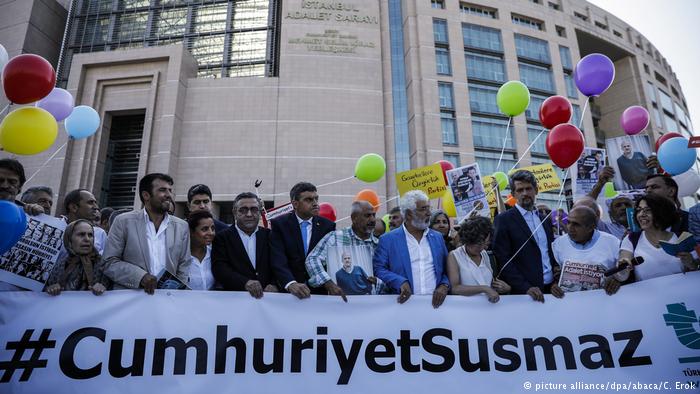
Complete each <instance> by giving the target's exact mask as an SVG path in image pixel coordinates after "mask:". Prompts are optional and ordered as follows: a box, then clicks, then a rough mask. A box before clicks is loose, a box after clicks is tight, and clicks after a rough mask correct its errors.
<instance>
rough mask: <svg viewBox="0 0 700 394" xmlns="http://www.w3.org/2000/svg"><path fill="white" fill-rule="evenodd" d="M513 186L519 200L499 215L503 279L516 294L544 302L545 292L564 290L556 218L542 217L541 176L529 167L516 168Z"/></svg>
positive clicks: (497, 250) (496, 248)
mask: <svg viewBox="0 0 700 394" xmlns="http://www.w3.org/2000/svg"><path fill="white" fill-rule="evenodd" d="M510 190H511V193H512V194H513V197H515V199H516V200H517V201H518V202H517V204H516V205H515V208H514V209H510V210H508V211H506V212H504V213H502V214H500V215H498V216H496V220H495V223H494V224H495V227H496V231H495V233H494V237H493V252H494V254H495V255H496V258H497V259H498V261H499V262H500V263H502V264H504V266H503V268H502V269H501V273H502V275H503V279H504V280H505V281H506V282H507V283H508V284H509V285H510V286H511V288H512V289H513V294H528V295H529V296H530V297H532V298H533V299H534V300H535V301H540V302H544V294H550V293H551V294H552V295H554V296H555V297H557V298H561V297H563V296H564V292H563V291H562V290H561V289H560V288H559V286H558V285H557V283H556V279H555V276H557V274H558V269H559V266H558V265H557V262H556V260H555V259H554V255H553V254H552V242H553V241H554V235H553V233H552V222H551V220H549V218H546V219H545V220H543V218H540V217H539V215H538V213H537V209H536V208H535V198H536V196H537V180H536V179H535V176H534V175H533V174H532V173H531V172H529V171H524V170H520V171H516V172H515V173H514V174H513V175H512V176H511V177H510Z"/></svg>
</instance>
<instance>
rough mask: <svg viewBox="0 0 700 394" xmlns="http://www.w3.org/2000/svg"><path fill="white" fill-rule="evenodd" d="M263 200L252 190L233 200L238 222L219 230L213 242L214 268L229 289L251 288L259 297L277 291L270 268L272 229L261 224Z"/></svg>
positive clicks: (225, 287)
mask: <svg viewBox="0 0 700 394" xmlns="http://www.w3.org/2000/svg"><path fill="white" fill-rule="evenodd" d="M261 212H262V201H260V198H258V196H257V195H255V194H254V193H250V192H245V193H241V194H239V195H237V196H236V198H235V200H234V202H233V216H234V218H235V220H236V223H235V224H234V225H233V226H231V227H229V228H228V229H226V230H224V231H223V232H220V233H219V232H217V233H216V237H215V238H214V242H213V243H212V252H211V261H212V266H211V270H212V273H213V274H214V278H215V279H216V281H217V282H218V283H220V284H221V285H222V286H223V287H224V289H225V290H234V291H247V292H249V293H250V295H251V296H253V297H255V298H261V297H262V296H263V292H276V291H278V289H277V287H276V286H275V285H274V284H273V283H275V281H274V280H273V276H272V271H271V270H270V248H269V240H270V230H268V229H266V228H264V227H260V226H258V223H259V222H260V214H261Z"/></svg>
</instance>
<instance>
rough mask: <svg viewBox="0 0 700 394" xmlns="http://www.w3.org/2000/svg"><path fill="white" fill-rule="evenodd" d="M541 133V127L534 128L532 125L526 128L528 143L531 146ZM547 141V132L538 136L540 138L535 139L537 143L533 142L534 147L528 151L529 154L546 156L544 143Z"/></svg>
mask: <svg viewBox="0 0 700 394" xmlns="http://www.w3.org/2000/svg"><path fill="white" fill-rule="evenodd" d="M541 132H542V128H541V127H535V126H532V125H528V126H527V138H528V141H529V142H530V143H531V144H532V141H534V140H535V138H537V136H538V135H540V133H541ZM546 141H547V132H545V133H544V134H542V135H540V138H538V139H537V142H535V144H534V145H532V149H530V152H532V153H533V154H540V155H546V154H547V148H546V144H545V142H546Z"/></svg>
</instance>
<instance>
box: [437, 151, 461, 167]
mask: <svg viewBox="0 0 700 394" xmlns="http://www.w3.org/2000/svg"><path fill="white" fill-rule="evenodd" d="M442 158H443V159H445V160H446V161H449V162H450V163H452V165H453V166H455V168H457V167H461V166H462V164H461V163H460V160H459V153H447V152H445V153H444V154H443V155H442Z"/></svg>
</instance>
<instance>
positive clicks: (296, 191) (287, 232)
mask: <svg viewBox="0 0 700 394" xmlns="http://www.w3.org/2000/svg"><path fill="white" fill-rule="evenodd" d="M289 197H290V198H291V200H292V206H293V207H294V212H290V213H288V214H286V215H283V216H281V217H279V218H275V219H273V220H272V232H271V234H270V253H271V255H272V256H271V266H272V270H273V273H274V275H275V277H276V278H277V281H278V283H279V284H280V286H282V287H283V288H284V289H285V290H287V291H288V292H290V293H292V294H294V295H295V296H297V297H298V298H307V297H309V296H310V295H311V290H309V287H308V286H307V285H306V282H307V281H308V279H309V275H308V273H307V272H306V265H305V261H306V256H307V255H308V254H309V252H311V250H313V248H314V247H315V246H316V244H317V243H318V241H320V240H321V238H323V236H324V235H326V234H328V233H329V232H331V231H334V230H335V223H333V222H331V221H330V220H328V219H326V218H323V217H320V216H318V212H319V206H318V193H317V192H316V186H314V185H312V184H310V183H308V182H299V183H297V184H296V185H294V187H292V190H291V191H290V192H289ZM314 293H315V294H326V292H325V289H324V288H317V289H314Z"/></svg>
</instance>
